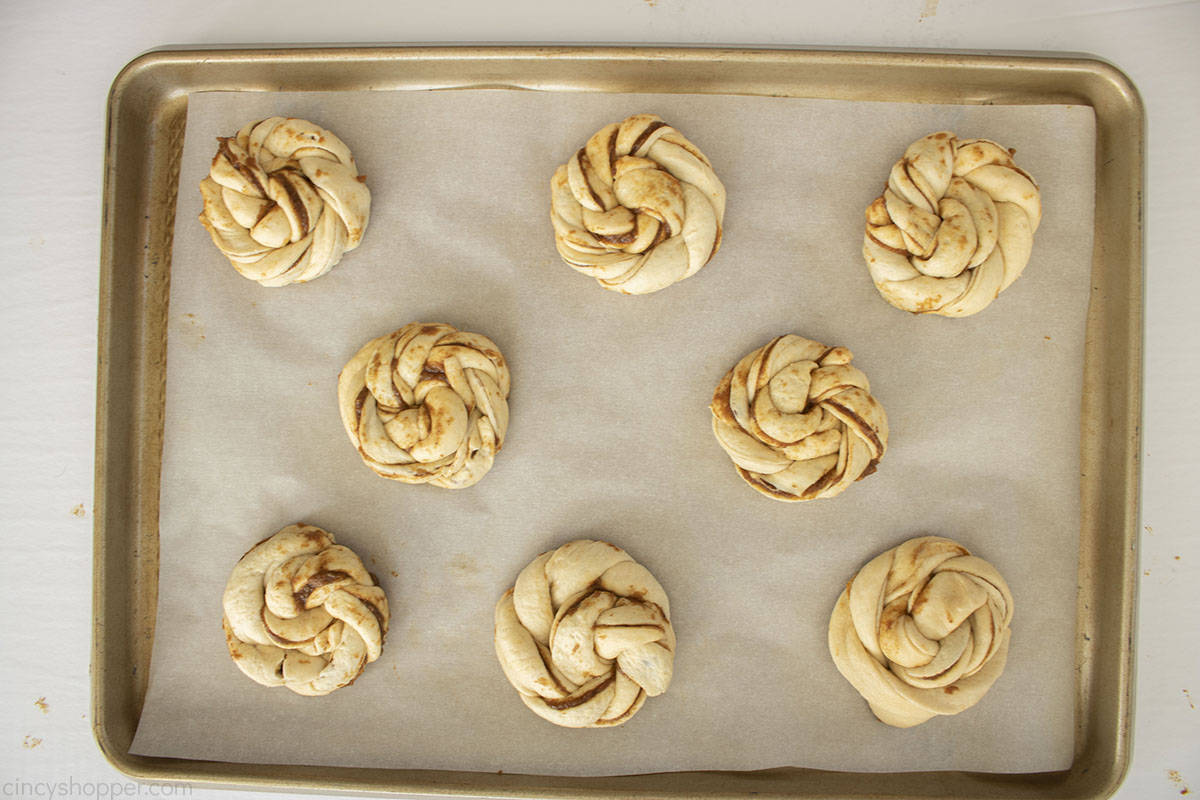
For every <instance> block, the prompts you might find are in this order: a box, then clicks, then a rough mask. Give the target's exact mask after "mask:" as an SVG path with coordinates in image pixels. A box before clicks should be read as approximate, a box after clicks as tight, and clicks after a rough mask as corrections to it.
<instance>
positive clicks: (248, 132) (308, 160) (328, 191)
mask: <svg viewBox="0 0 1200 800" xmlns="http://www.w3.org/2000/svg"><path fill="white" fill-rule="evenodd" d="M218 142H220V145H219V146H218V147H217V154H216V155H215V156H214V157H213V160H212V168H211V169H210V170H209V173H208V177H207V178H205V179H204V180H202V181H201V182H200V194H201V196H202V197H203V198H204V211H203V212H202V213H201V214H200V222H201V223H202V224H203V225H204V227H205V228H206V229H207V230H208V232H209V235H211V236H212V240H213V243H214V244H216V246H217V247H218V248H219V249H220V251H221V252H222V253H224V254H225V256H226V257H227V258H228V259H229V261H230V263H232V264H233V266H234V269H236V270H237V271H238V272H239V273H241V274H242V275H243V276H245V277H247V278H250V279H251V280H255V281H258V282H259V283H260V284H262V285H263V286H286V285H288V284H290V283H304V282H305V281H311V280H314V279H316V278H319V277H321V276H322V275H324V274H325V273H326V272H328V271H329V270H331V269H333V266H334V265H335V264H337V263H338V261H340V260H341V258H342V253H344V252H346V251H349V250H353V249H354V248H356V247H358V245H359V243H360V242H361V241H362V237H363V234H364V233H365V232H366V230H367V221H368V219H369V218H370V215H371V192H370V191H369V190H368V189H367V185H366V183H365V182H364V180H365V179H364V176H362V175H359V174H358V168H357V167H356V166H355V164H354V158H353V157H352V156H351V155H350V149H349V148H348V147H346V144H345V143H344V142H343V141H342V140H341V139H339V138H338V137H337V136H335V135H334V134H332V133H330V132H329V131H327V130H325V129H324V128H322V127H320V126H319V125H314V124H313V123H311V122H309V121H307V120H303V119H295V118H290V117H289V118H285V117H271V118H269V119H264V120H262V121H261V122H252V123H250V124H249V125H247V126H246V127H244V128H242V129H241V130H240V131H238V132H237V134H236V135H234V136H232V137H228V138H220V139H218Z"/></svg>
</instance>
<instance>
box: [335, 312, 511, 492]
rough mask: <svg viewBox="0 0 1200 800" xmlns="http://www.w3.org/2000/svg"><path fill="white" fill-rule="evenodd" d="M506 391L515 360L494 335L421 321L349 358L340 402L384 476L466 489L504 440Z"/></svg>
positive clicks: (345, 419)
mask: <svg viewBox="0 0 1200 800" xmlns="http://www.w3.org/2000/svg"><path fill="white" fill-rule="evenodd" d="M508 389H509V373H508V364H507V363H506V362H505V360H504V356H502V355H500V350H499V348H497V347H496V344H495V343H494V342H493V341H492V340H491V339H489V338H487V337H486V336H481V335H480V334H478V333H468V332H466V331H460V330H458V329H456V328H454V327H453V326H451V325H444V324H440V323H433V324H429V323H421V322H413V323H410V324H408V325H405V326H404V327H403V328H401V329H400V330H398V331H395V332H394V333H389V334H386V335H384V336H380V337H378V338H376V339H372V340H371V341H369V342H367V343H366V344H365V345H364V346H363V347H362V349H360V350H359V351H358V352H357V353H356V354H355V355H354V357H353V358H351V359H350V361H349V363H347V364H346V366H345V367H344V368H343V369H342V372H341V374H340V375H339V376H338V407H339V409H340V410H341V414H342V424H343V425H344V426H345V428H346V433H347V434H349V436H350V441H351V442H352V443H353V444H354V446H355V447H356V448H357V449H358V452H359V455H361V456H362V459H363V462H364V463H366V465H367V466H368V467H370V468H371V469H373V470H375V472H377V473H378V474H380V475H382V476H383V477H385V478H391V479H393V480H397V481H403V482H404V483H430V484H433V485H434V486H440V487H442V488H445V489H462V488H464V487H466V486H471V485H472V484H474V483H476V482H477V481H478V480H479V479H480V478H482V477H483V476H484V475H485V474H486V473H487V471H488V470H490V469H491V468H492V462H493V460H494V459H495V457H496V453H497V452H499V450H500V448H501V446H502V445H503V444H504V434H505V432H506V431H507V430H508Z"/></svg>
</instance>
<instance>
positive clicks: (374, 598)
mask: <svg viewBox="0 0 1200 800" xmlns="http://www.w3.org/2000/svg"><path fill="white" fill-rule="evenodd" d="M222 605H223V606H224V609H225V615H224V617H223V618H222V620H221V624H222V626H223V627H224V628H225V642H226V644H227V645H228V646H229V654H230V655H231V656H233V662H234V663H235V664H237V665H238V667H239V668H240V669H241V670H242V672H244V673H246V675H248V676H250V677H251V678H253V679H254V680H255V681H257V682H259V683H261V684H262V685H264V686H286V687H287V688H289V689H291V690H292V691H293V692H295V693H296V694H304V695H312V696H315V695H322V694H329V693H330V692H332V691H333V690H335V689H340V688H342V687H343V686H347V685H349V684H351V683H353V682H354V679H355V678H357V677H358V676H359V674H361V673H362V671H363V668H364V667H365V666H366V665H367V663H368V662H370V661H374V660H375V659H377V658H379V654H380V652H381V651H382V650H383V638H384V635H385V634H386V633H387V627H388V604H387V597H386V596H385V595H384V593H383V589H381V588H379V587H378V586H376V585H375V579H374V578H373V577H372V576H371V575H370V574H369V573H368V572H367V570H366V568H364V567H363V564H362V561H360V560H359V558H358V556H356V555H355V554H354V553H353V552H352V551H351V550H349V549H347V548H345V547H342V546H341V545H339V544H334V541H333V534H331V533H326V532H325V531H323V530H321V529H320V528H316V527H313V526H312V525H304V524H296V525H289V526H288V527H286V528H284V529H283V530H281V531H279V532H278V533H276V534H275V535H274V536H271V537H269V538H267V539H264V540H263V541H261V542H259V543H258V544H256V545H255V546H254V547H252V548H250V550H249V552H247V553H246V554H245V555H244V556H242V558H241V560H240V561H238V563H237V565H236V566H235V567H234V568H233V573H232V574H230V576H229V582H228V583H227V584H225V595H224V597H223V598H222Z"/></svg>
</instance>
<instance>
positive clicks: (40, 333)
mask: <svg viewBox="0 0 1200 800" xmlns="http://www.w3.org/2000/svg"><path fill="white" fill-rule="evenodd" d="M1097 6H1104V7H1103V8H1097ZM1198 34H1200V3H1198V2H1194V1H1193V2H1142V3H1137V2H1129V1H1128V0H1113V2H1110V3H1104V4H1097V3H1094V2H1088V1H1087V0H1008V2H1005V3H975V4H967V3H966V2H963V1H962V0H942V1H941V2H939V0H844V1H843V2H838V3H819V4H818V3H812V4H801V3H794V2H788V0H738V2H721V0H608V2H603V3H601V2H595V0H590V2H583V1H581V0H556V2H553V3H543V2H537V0H507V2H489V1H488V0H473V2H453V0H448V1H446V2H442V3H440V4H426V3H420V4H418V3H404V2H379V3H372V2H364V1H363V0H340V2H338V3H334V4H327V3H309V2H304V1H303V0H289V1H288V2H280V1H279V0H270V2H261V3H235V2H230V0H208V2H205V3H202V4H198V3H194V2H187V3H185V2H181V1H180V0H159V2H155V3H144V2H137V1H136V0H118V1H116V2H110V3H81V2H77V3H52V2H44V0H7V1H6V2H4V3H3V4H2V5H0V64H2V68H0V75H2V76H3V78H0V81H2V86H3V88H2V90H0V91H2V94H0V98H2V100H3V105H2V108H3V110H4V111H3V115H2V117H0V130H3V139H2V141H6V142H8V145H6V149H5V151H4V154H3V156H2V159H3V160H2V163H3V170H2V173H0V174H3V175H4V176H5V177H4V181H3V183H4V185H5V186H8V187H9V188H8V189H7V190H5V191H6V192H7V193H6V194H5V195H4V196H3V197H4V199H3V201H2V202H3V214H2V216H0V219H3V220H4V221H5V222H4V224H3V225H2V226H0V238H2V242H3V247H2V248H0V252H2V253H4V254H5V259H4V261H5V264H4V268H3V271H0V307H2V308H3V312H2V313H0V341H2V342H4V345H3V346H2V347H0V363H2V365H3V372H2V373H0V374H4V375H7V376H9V377H8V379H6V380H5V381H4V382H3V384H2V385H0V527H2V529H3V531H4V532H5V543H4V548H5V551H6V552H7V553H8V554H9V555H8V556H7V557H8V558H9V559H10V562H9V564H10V567H11V569H10V572H9V576H10V577H9V578H8V579H7V580H8V581H9V583H8V586H9V589H8V594H7V597H9V599H10V600H9V602H10V612H9V614H8V615H7V618H8V619H9V622H8V623H7V624H8V625H9V627H8V628H7V629H6V630H5V635H4V644H3V650H2V652H3V656H2V657H0V707H3V709H4V711H3V713H2V714H0V718H2V719H3V722H2V723H0V732H2V735H3V739H4V743H3V745H2V746H0V795H4V796H20V797H31V798H32V797H51V796H54V797H65V796H76V797H80V796H103V795H105V794H107V795H112V796H120V795H125V796H130V795H134V794H137V793H138V787H137V786H136V784H134V783H133V782H132V781H130V780H128V779H127V778H125V777H124V776H123V775H121V774H120V773H118V772H117V771H116V770H114V769H113V768H112V767H111V766H110V765H109V764H108V763H107V762H106V761H105V760H104V757H103V756H102V755H101V754H100V751H99V749H98V748H97V746H96V744H95V742H94V740H93V738H92V733H91V723H90V720H89V719H88V717H89V709H88V701H89V678H88V660H89V654H90V639H91V575H92V564H91V542H92V456H93V438H94V423H95V411H94V408H93V405H94V399H95V364H96V314H97V308H98V300H97V276H98V261H99V241H100V191H101V175H102V157H103V146H104V114H105V102H106V96H107V92H108V87H109V84H110V83H111V81H112V79H113V78H114V77H115V76H116V74H117V72H118V71H119V70H120V69H121V67H122V66H123V65H124V64H125V63H126V62H128V61H129V60H130V59H132V58H133V57H134V56H136V55H138V54H139V53H141V52H143V51H145V50H148V49H151V48H153V47H156V46H160V45H165V44H206V45H216V44H225V43H231V44H233V43H236V44H243V43H264V42H265V43H303V42H325V43H340V42H389V41H393V42H410V43H461V42H499V43H522V42H538V43H546V42H558V43H663V44H698V45H705V44H743V45H755V44H759V45H811V46H823V45H824V46H862V47H889V48H948V49H957V50H962V49H973V50H986V51H995V50H1008V51H1013V50H1022V51H1035V50H1039V51H1058V52H1071V53H1091V54H1095V55H1099V56H1101V57H1103V58H1105V59H1107V60H1109V61H1111V62H1113V63H1114V64H1116V65H1117V66H1119V67H1120V68H1121V69H1122V70H1124V71H1125V72H1126V73H1127V74H1128V75H1129V76H1130V77H1131V78H1132V80H1133V82H1134V83H1135V84H1136V85H1137V86H1138V88H1139V89H1140V91H1141V93H1142V96H1143V99H1144V100H1145V104H1146V108H1147V114H1148V120H1149V123H1148V131H1149V143H1148V147H1147V153H1148V164H1147V181H1146V183H1147V190H1148V191H1147V196H1146V203H1145V212H1146V220H1147V223H1146V234H1147V238H1146V279H1147V280H1146V357H1145V368H1146V376H1145V422H1144V426H1143V433H1144V441H1143V448H1142V456H1143V462H1144V465H1145V470H1144V476H1143V490H1142V491H1143V494H1142V498H1143V502H1142V516H1143V519H1142V525H1143V531H1142V536H1141V543H1140V551H1141V552H1140V559H1141V565H1140V572H1141V584H1140V587H1139V603H1138V608H1139V610H1138V639H1137V648H1138V651H1137V652H1138V658H1137V697H1136V710H1135V720H1136V721H1135V731H1134V739H1133V742H1134V747H1133V761H1132V766H1131V767H1130V770H1129V773H1128V777H1127V778H1126V780H1125V783H1124V785H1123V786H1122V788H1121V789H1120V790H1119V791H1118V793H1117V795H1116V796H1117V797H1120V798H1123V799H1124V800H1130V799H1132V798H1149V797H1174V796H1178V795H1180V794H1182V793H1186V792H1185V790H1186V789H1189V787H1191V786H1194V787H1195V790H1196V791H1200V712H1198V711H1197V709H1196V707H1195V704H1196V702H1200V626H1198V625H1197V624H1196V612H1197V610H1198V609H1200V604H1198V603H1197V601H1196V599H1195V598H1196V595H1195V593H1194V590H1193V588H1192V587H1193V585H1194V582H1195V581H1196V580H1197V578H1200V539H1198V538H1197V537H1194V536H1192V535H1190V534H1189V531H1194V527H1193V526H1194V524H1195V523H1194V522H1193V518H1192V516H1191V515H1192V514H1193V513H1195V512H1196V511H1197V510H1200V502H1198V501H1197V499H1196V498H1197V494H1198V493H1197V490H1196V489H1195V487H1194V483H1195V474H1196V473H1195V472H1193V470H1194V469H1196V467H1197V466H1198V462H1197V456H1196V455H1195V454H1196V453H1197V452H1200V434H1198V426H1197V422H1198V421H1200V405H1198V404H1197V403H1196V402H1195V401H1194V400H1193V397H1194V396H1193V395H1192V391H1195V390H1197V389H1200V370H1198V369H1197V367H1198V366H1200V344H1198V342H1200V337H1198V335H1197V334H1198V333H1200V322H1197V317H1196V315H1195V314H1194V312H1192V311H1191V308H1192V306H1191V302H1194V300H1195V298H1196V297H1197V296H1198V295H1197V290H1198V289H1200V267H1198V266H1197V263H1196V255H1195V254H1196V252H1197V251H1198V250H1200V224H1198V223H1197V222H1196V212H1195V207H1196V198H1197V197H1200V168H1198V167H1197V161H1196V158H1195V154H1194V153H1193V152H1192V151H1193V150H1195V139H1196V131H1197V129H1198V128H1200V91H1198V90H1200V46H1197V44H1196V39H1197V35H1198ZM56 593H57V594H56ZM1189 693H1191V694H1189ZM1193 695H1194V697H1193ZM99 784H103V786H99ZM141 791H142V793H144V794H151V792H150V791H149V787H141ZM159 794H161V795H163V796H172V795H171V794H169V793H168V791H162V792H160V793H159ZM174 796H189V797H195V798H201V797H219V798H231V797H238V796H244V797H251V796H255V793H250V792H224V791H220V792H219V791H217V790H211V789H206V788H200V787H192V788H191V789H190V792H189V793H188V794H186V795H184V794H180V793H177V794H175V795H174Z"/></svg>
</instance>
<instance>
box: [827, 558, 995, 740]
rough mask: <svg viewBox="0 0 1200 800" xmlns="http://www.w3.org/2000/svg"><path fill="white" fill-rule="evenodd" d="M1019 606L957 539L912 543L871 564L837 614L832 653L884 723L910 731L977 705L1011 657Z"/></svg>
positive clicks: (831, 624) (860, 573) (831, 630)
mask: <svg viewBox="0 0 1200 800" xmlns="http://www.w3.org/2000/svg"><path fill="white" fill-rule="evenodd" d="M1012 616H1013V599H1012V594H1011V593H1010V592H1009V590H1008V584H1007V583H1005V582H1004V578H1002V577H1001V576H1000V573H999V572H997V571H996V568H995V567H993V566H992V565H991V564H989V563H988V562H986V561H984V560H983V559H982V558H978V557H976V556H973V555H971V554H970V553H969V552H968V551H967V548H965V547H963V546H962V545H961V544H958V543H957V542H954V541H951V540H950V539H943V538H941V537H938V536H922V537H920V538H917V539H909V540H908V541H907V542H904V543H903V544H901V545H899V546H898V547H893V548H892V549H891V550H888V551H886V552H884V553H882V554H880V555H878V556H876V557H875V558H873V559H871V560H870V561H869V562H867V564H866V566H864V567H863V568H862V569H860V570H859V571H858V574H857V575H855V576H854V579H853V580H852V581H850V583H849V584H847V586H846V589H845V591H843V592H842V595H841V597H839V598H838V601H837V605H836V606H834V609H833V616H832V617H831V618H830V620H829V652H830V653H831V654H832V655H833V661H834V663H835V664H836V665H837V668H838V672H840V673H842V676H843V677H844V678H845V679H846V680H848V681H850V683H851V685H853V686H854V688H855V689H857V690H858V693H859V694H861V695H862V696H863V698H864V699H866V701H867V703H868V704H869V705H870V707H871V711H873V712H874V713H875V716H876V717H878V718H879V719H880V721H882V722H886V723H887V724H888V725H894V726H895V727H897V728H909V727H912V726H913V725H920V724H921V723H922V722H925V721H926V720H928V719H930V718H931V717H934V716H936V715H939V714H942V715H948V714H957V713H959V712H960V711H965V710H966V709H968V708H970V707H971V706H973V705H975V704H976V703H978V702H979V700H980V699H981V698H982V697H983V696H984V695H985V694H986V693H987V690H988V689H990V688H991V686H992V684H993V683H995V681H996V679H997V678H999V677H1000V673H1001V672H1002V671H1003V670H1004V663H1005V660H1006V659H1007V658H1008V640H1009V635H1010V633H1011V631H1010V630H1009V623H1011V622H1012Z"/></svg>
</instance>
